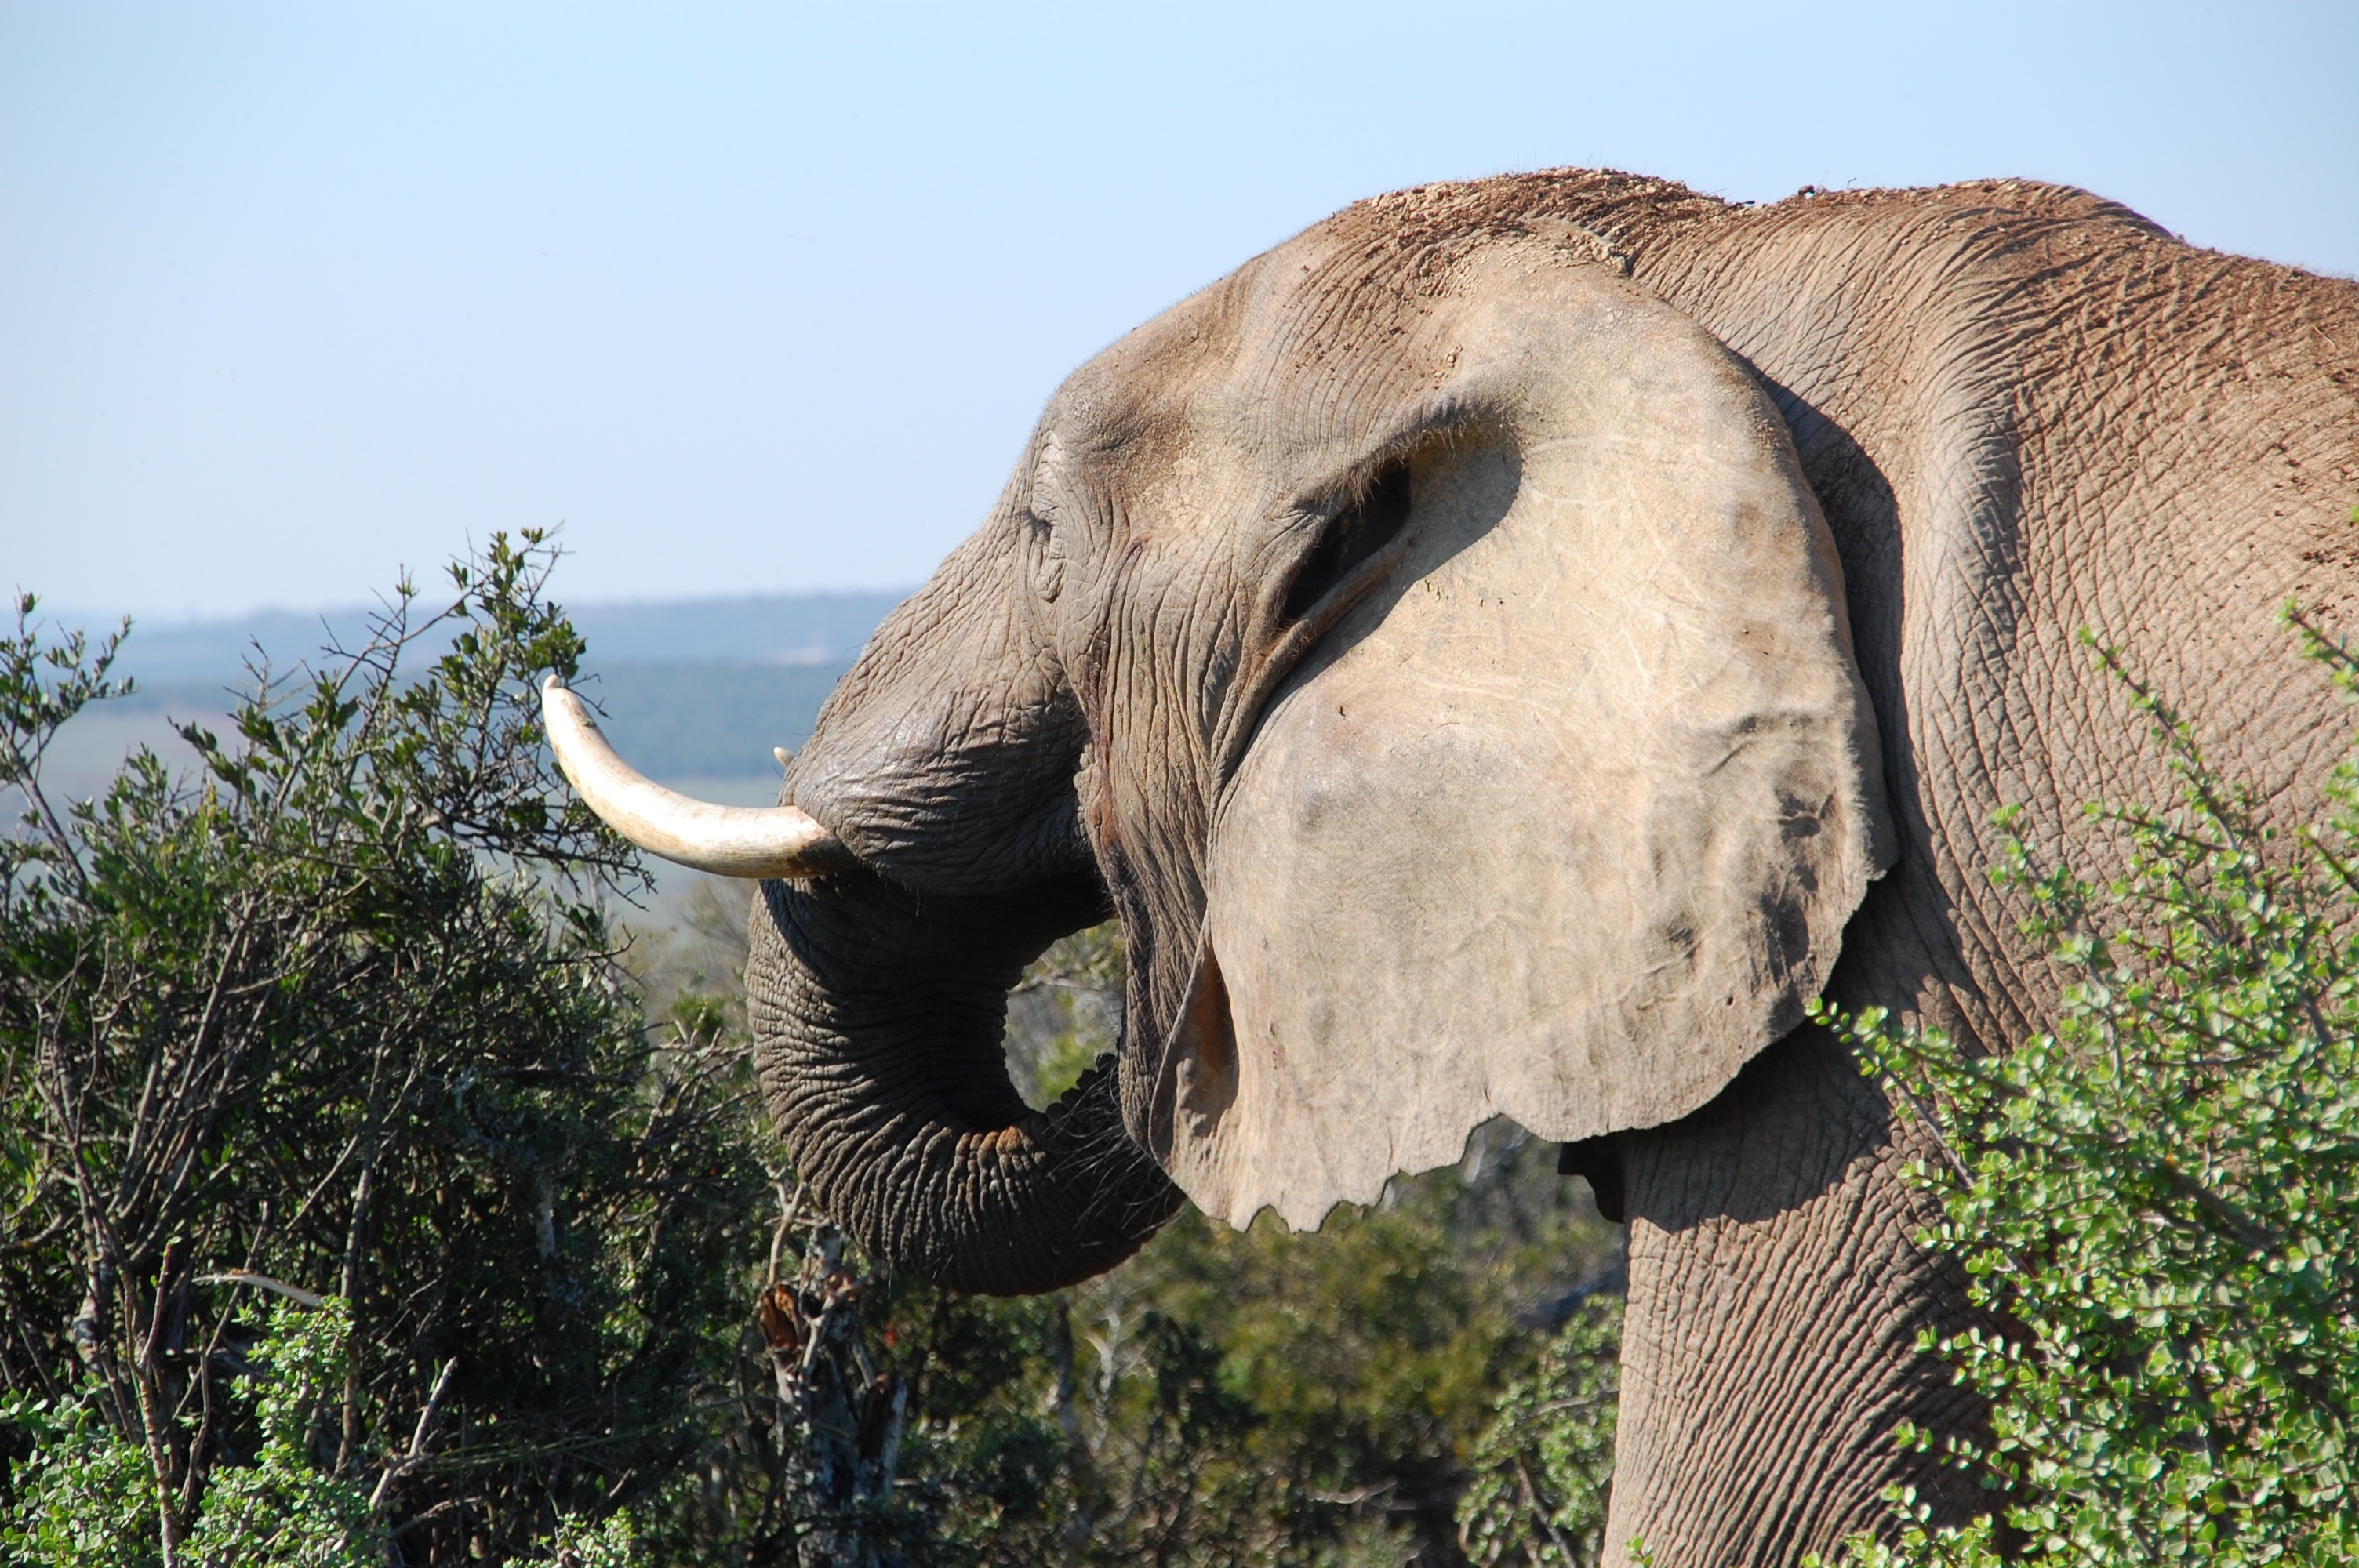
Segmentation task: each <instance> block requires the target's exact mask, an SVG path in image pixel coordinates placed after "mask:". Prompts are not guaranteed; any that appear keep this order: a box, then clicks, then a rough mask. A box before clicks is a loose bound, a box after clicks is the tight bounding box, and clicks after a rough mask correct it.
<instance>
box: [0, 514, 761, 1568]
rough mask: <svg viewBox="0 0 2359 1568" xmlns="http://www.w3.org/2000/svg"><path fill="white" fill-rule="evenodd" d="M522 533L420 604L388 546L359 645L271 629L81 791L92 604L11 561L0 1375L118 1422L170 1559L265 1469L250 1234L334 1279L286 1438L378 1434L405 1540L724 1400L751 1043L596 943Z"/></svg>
mask: <svg viewBox="0 0 2359 1568" xmlns="http://www.w3.org/2000/svg"><path fill="white" fill-rule="evenodd" d="M549 558H550V556H549V551H548V549H547V548H546V547H545V546H543V545H542V544H541V542H540V541H539V540H538V537H537V536H534V535H527V536H526V538H525V540H524V542H523V544H522V546H511V545H510V543H509V542H508V541H507V540H506V539H505V538H499V539H495V541H494V542H493V544H492V546H491V547H490V549H489V550H488V551H487V552H486V553H485V555H484V557H483V558H481V559H480V560H477V561H474V562H472V563H467V564H464V565H462V566H459V567H456V568H453V571H452V585H451V586H452V589H453V590H454V592H453V597H452V599H451V601H450V602H449V604H448V607H447V608H445V609H443V610H441V611H439V612H438V613H434V614H431V615H419V614H414V613H413V611H414V609H415V605H416V599H417V596H416V594H415V592H414V591H413V590H412V589H409V588H408V585H406V584H405V585H404V586H403V587H402V589H400V591H399V593H398V594H397V598H396V600H394V602H393V603H392V604H391V605H390V606H389V607H388V609H387V611H386V613H385V615H384V616H383V617H381V618H380V620H379V621H378V622H377V623H376V625H375V629H374V632H373V633H372V635H371V636H370V638H369V639H368V640H367V642H366V643H364V645H363V646H361V647H359V648H357V649H353V650H350V651H344V652H337V651H331V652H330V653H329V654H327V655H325V656H324V657H323V658H322V659H321V661H320V662H319V665H318V667H317V668H316V669H313V670H308V671H303V672H299V675H298V676H297V677H296V678H294V679H291V680H290V679H280V678H277V677H274V676H272V675H271V674H270V672H269V671H268V670H267V669H266V668H261V669H257V670H256V671H255V685H254V687H253V689H252V690H251V691H250V692H249V693H248V694H247V695H246V696H245V697H244V698H243V699H242V700H241V701H240V703H239V705H238V707H237V709H236V711H235V713H234V716H233V717H234V730H233V733H232V734H231V735H230V736H229V737H228V738H227V739H222V738H219V737H216V736H215V735H213V734H212V733H209V732H207V731H205V730H201V729H199V728H196V727H193V726H191V727H189V728H188V729H187V730H184V732H183V733H184V736H185V738H186V740H187V741H189V743H190V746H191V747H192V748H193V751H194V754H195V757H196V760H197V764H198V769H199V773H198V783H197V784H196V785H195V786H194V787H190V786H188V785H185V784H182V783H181V782H180V781H179V779H178V778H176V776H175V775H174V773H173V772H172V771H171V770H170V769H169V768H168V767H167V766H166V764H165V763H164V762H163V761H162V760H161V759H159V758H158V757H157V756H155V755H153V754H152V753H147V752H142V753H140V754H138V755H136V756H135V757H133V758H132V759H131V760H130V761H129V762H127V763H126V764H125V767H124V769H123V770H122V772H121V773H120V775H119V776H118V777H117V778H116V779H115V780H114V784H113V785H112V787H111V788H110V789H108V790H107V791H106V792H105V793H104V794H103V795H100V796H98V797H97V798H95V799H92V800H90V801H87V802H84V803H81V804H78V805H73V806H62V805H60V803H57V802H54V801H52V800H51V799H49V796H48V795H47V794H46V792H45V791H44V790H43V789H42V787H41V780H40V764H41V758H42V754H43V752H44V750H45V748H46V747H47V745H48V743H49V740H50V739H51V738H52V737H53V736H54V735H55V733H56V732H57V730H58V728H59V727H60V725H62V724H64V723H66V722H69V721H70V720H71V719H73V717H74V716H75V714H76V713H78V712H79V711H81V710H82V708H86V707H87V706H89V704H91V703H92V702H95V701H102V700H103V699H104V698H105V697H107V695H108V694H109V693H110V692H111V691H113V690H116V689H119V685H118V683H114V682H112V681H110V679H109V677H108V675H107V670H108V666H109V664H110V661H111V659H112V656H113V654H114V644H113V643H107V644H104V645H102V646H100V647H98V648H96V649H94V650H93V649H92V648H91V647H89V646H88V645H87V644H86V643H84V642H83V640H82V639H81V638H80V637H78V636H75V637H69V638H65V639H62V640H51V641H46V642H45V641H44V640H43V638H42V636H41V635H40V633H39V631H38V627H37V626H34V625H32V624H30V618H31V616H32V613H33V611H34V609H35V606H34V605H33V604H32V602H31V601H30V600H27V601H26V602H25V603H24V604H23V605H22V606H21V607H20V615H19V622H18V626H17V630H16V635H15V636H14V637H13V638H10V639H0V786H5V787H8V788H12V789H13V790H14V791H15V792H16V795H18V796H20V797H21V798H22V800H23V802H24V804H25V810H26V815H25V820H24V822H23V824H22V825H21V827H20V828H19V830H18V831H17V832H16V834H15V835H14V836H13V837H8V838H0V1386H5V1390H6V1391H7V1392H8V1393H9V1394H11V1395H13V1396H16V1397H17V1398H19V1399H24V1400H43V1401H48V1402H49V1406H50V1408H52V1409H62V1408H63V1406H64V1403H65V1402H66V1401H68V1400H70V1399H71V1400H74V1401H76V1402H77V1405H78V1408H80V1409H82V1410H84V1411H88V1412H91V1419H93V1420H95V1421H97V1422H101V1423H102V1424H103V1430H105V1431H109V1432H112V1433H115V1434H117V1435H118V1436H120V1437H123V1438H125V1439H128V1440H132V1441H134V1442H136V1444H137V1446H138V1450H139V1452H140V1453H141V1454H143V1455H144V1457H145V1460H146V1463H147V1470H148V1473H149V1477H150V1483H151V1487H152V1492H151V1495H152V1496H153V1497H154V1498H156V1499H157V1509H158V1518H157V1520H156V1524H155V1529H156V1530H157V1531H158V1535H159V1541H158V1550H159V1551H160V1552H163V1553H164V1560H165V1561H167V1562H170V1561H177V1560H179V1558H180V1557H181V1555H182V1554H183V1553H184V1552H185V1551H187V1550H190V1548H189V1545H188V1543H189V1542H190V1541H191V1540H193V1539H194V1537H193V1536H191V1534H190V1532H191V1531H192V1530H197V1529H199V1528H201V1520H202V1519H204V1518H205V1517H206V1516H207V1509H208V1508H209V1507H210V1506H211V1501H210V1500H211V1499H213V1498H223V1499H234V1498H240V1497H245V1496H247V1495H248V1493H247V1492H245V1491H243V1490H241V1489H242V1488H248V1487H264V1488H265V1489H264V1490H263V1491H260V1492H253V1493H251V1496H252V1497H253V1498H255V1501H254V1502H253V1503H252V1507H253V1508H255V1509H265V1510H266V1509H268V1508H270V1507H274V1506H276V1505H275V1504H274V1503H272V1502H271V1500H270V1499H271V1498H277V1497H279V1496H280V1495H281V1494H280V1493H277V1492H272V1491H270V1490H268V1487H271V1486H276V1485H277V1484H278V1483H277V1482H276V1481H271V1480H269V1477H270V1476H273V1475H277V1476H279V1477H280V1478H281V1479H282V1480H283V1479H285V1477H286V1476H288V1475H291V1474H292V1472H287V1471H284V1470H283V1468H282V1469H281V1470H280V1471H276V1472H274V1471H273V1470H272V1468H271V1465H272V1464H273V1461H272V1459H271V1456H270V1451H269V1449H268V1446H267V1444H266V1442H265V1441H264V1439H263V1436H262V1434H261V1432H260V1430H259V1427H258V1422H259V1419H260V1418H259V1415H258V1413H257V1412H256V1411H255V1410H254V1409H253V1407H252V1406H251V1405H250V1404H249V1403H248V1402H247V1401H245V1400H242V1399H241V1398H239V1397H238V1396H237V1393H236V1390H237V1389H238V1387H239V1385H240V1384H241V1383H242V1381H243V1379H245V1375H246V1373H247V1372H248V1370H249V1357H248V1352H249V1351H250V1349H251V1347H252V1346H253V1344H254V1342H255V1337H256V1334H257V1330H258V1325H256V1324H255V1321H254V1320H253V1317H252V1315H251V1303H252V1302H253V1300H254V1297H253V1295H252V1292H251V1290H250V1289H249V1288H248V1286H247V1285H246V1284H245V1283H242V1282H241V1281H246V1280H250V1279H252V1278H254V1277H255V1276H257V1275H260V1276H270V1277H273V1278H275V1279H277V1280H287V1281H298V1282H299V1284H300V1285H304V1286H308V1287H309V1288H310V1291H311V1292H317V1293H319V1294H332V1295H335V1296H338V1297H341V1298H342V1299H343V1300H345V1301H347V1302H349V1303H350V1305H351V1312H352V1317H353V1338H352V1342H351V1346H350V1357H351V1360H350V1367H349V1371H348V1373H347V1374H345V1375H343V1376H341V1377H339V1378H336V1379H332V1382H333V1384H334V1388H333V1393H334V1398H333V1399H332V1401H331V1404H332V1410H331V1411H330V1413H329V1415H328V1416H327V1417H326V1418H325V1422H324V1424H323V1425H322V1426H321V1428H320V1429H319V1431H318V1432H317V1433H314V1434H313V1436H312V1439H311V1441H312V1444H313V1448H312V1453H311V1458H312V1459H313V1460H314V1461H315V1462H316V1463H317V1465H318V1466H319V1469H320V1472H321V1475H323V1476H327V1477H328V1478H330V1479H331V1480H332V1481H333V1482H334V1483H335V1484H337V1485H340V1486H349V1485H352V1484H353V1483H355V1482H358V1481H362V1480H365V1481H366V1482H368V1483H369V1489H372V1490H373V1489H375V1482H376V1480H377V1478H378V1477H379V1476H381V1475H383V1474H384V1470H385V1467H386V1465H389V1464H391V1465H395V1474H394V1475H393V1476H392V1477H391V1479H390V1481H389V1482H388V1483H387V1485H386V1487H385V1488H384V1489H383V1494H382V1496H381V1497H380V1498H379V1511H380V1513H381V1514H382V1516H383V1523H384V1525H385V1527H386V1529H387V1530H389V1531H390V1533H391V1534H392V1535H393V1538H394V1539H395V1541H397V1545H398V1548H399V1550H400V1551H401V1552H404V1553H405V1554H407V1555H408V1557H409V1558H410V1559H411V1560H423V1559H425V1558H428V1557H432V1558H436V1559H438V1560H445V1559H447V1560H457V1559H462V1558H465V1557H467V1556H469V1555H471V1554H477V1555H484V1556H488V1557H499V1556H504V1555H513V1554H515V1553H517V1552H524V1551H527V1550H529V1549H530V1547H531V1544H532V1543H533V1542H534V1541H539V1540H541V1539H543V1538H544V1537H545V1535H546V1532H547V1531H548V1530H549V1529H550V1528H551V1527H552V1526H553V1525H554V1523H555V1522H556V1520H557V1519H558V1518H560V1516H563V1515H567V1514H573V1513H586V1514H592V1515H595V1514H601V1513H603V1512H606V1511H609V1510H611V1509H614V1507H616V1506H618V1505H620V1504H622V1503H625V1502H627V1501H630V1500H631V1499H633V1498H638V1497H640V1496H642V1495H643V1494H646V1493H647V1492H649V1491H651V1490H653V1489H655V1488H656V1487H657V1485H658V1481H659V1480H660V1478H661V1477H662V1476H664V1475H665V1474H666V1473H667V1472H668V1471H669V1469H670V1468H671V1467H673V1466H675V1465H679V1464H680V1463H681V1462H682V1461H683V1460H685V1459H686V1458H687V1457H688V1456H689V1455H690V1454H699V1453H701V1452H703V1451H704V1450H705V1449H706V1448H707V1447H708V1446H709V1445H711V1444H712V1443H714V1442H716V1441H719V1439H718V1438H717V1437H716V1435H715V1432H716V1423H717V1422H721V1419H722V1416H723V1414H724V1413H725V1412H726V1411H727V1410H728V1409H729V1408H731V1407H732V1406H733V1404H734V1402H735V1391H734V1388H733V1386H732V1383H731V1378H732V1375H733V1373H734V1367H735V1351H736V1346H737V1341H738V1339H739V1337H740V1335H741V1333H742V1329H743V1325H744V1322H745V1316H744V1301H745V1297H744V1294H743V1293H742V1292H744V1291H745V1289H746V1288H747V1286H748V1285H749V1284H750V1283H751V1279H750V1275H751V1271H752V1264H753V1260H754V1259H755V1258H756V1257H757V1256H758V1253H759V1249H760V1247H761V1245H762V1243H763V1240H764V1239H765V1238H766V1230H765V1228H764V1227H762V1225H761V1221H760V1214H761V1206H762V1203H763V1196H764V1194H765V1193H766V1191H767V1190H768V1188H769V1177H768V1174H767V1173H766V1172H765V1170H764V1169H763V1167H762V1164H761V1162H760V1160H759V1159H758V1157H757V1155H756V1152H755V1138H756V1130H755V1125H754V1120H753V1118H752V1116H751V1115H750V1105H751V1098H752V1085H751V1079H750V1073H749V1072H748V1071H747V1069H746V1067H745V1062H744V1059H743V1048H742V1043H734V1042H724V1041H722V1040H719V1039H716V1038H714V1037H713V1036H712V1034H710V1033H690V1032H682V1031H679V1030H676V1029H666V1030H663V1031H660V1032H658V1033H657V1034H656V1036H655V1037H654V1038H652V1039H651V1038H650V1036H649V1033H648V1031H647V1028H646V1025H645V1020H644V1018H643V1016H642V1014H641V1011H640V1006H639V999H638V995H637V992H636V989H635V988H634V987H633V986H632V985H631V984H630V983H629V979H628V977H627V975H626V974H625V972H624V970H623V969H622V968H621V967H620V965H619V963H618V957H619V952H618V946H617V943H618V938H617V937H616V935H614V933H613V932H612V931H611V930H610V928H609V926H608V924H607V920H606V916H605V914H604V908H605V905H606V901H607V900H608V899H609V898H610V897H611V896H612V894H614V892H616V891H618V890H625V891H626V890H630V889H634V888H636V887H637V886H640V885H642V883H641V881H640V879H639V876H638V871H637V865H636V859H635V857H634V856H633V854H632V853H631V852H630V851H629V850H628V849H627V847H626V846H624V845H623V844H621V843H620V842H619V841H618V840H616V839H614V838H612V837H611V836H610V835H608V834H607V833H606V832H605V831H604V829H603V827H600V826H599V825H598V824H597V823H596V821H595V819H594V818H592V816H590V815H589V813H588V812H587V811H586V809H585V808H583V807H582V806H580V805H579V804H578V803H571V802H570V800H569V797H568V796H567V795H566V794H565V793H564V792H563V790H562V786H561V784H560V783H559V781H558V780H557V779H556V777H555V775H554V773H553V771H552V769H551V767H550V765H549V762H548V759H547V756H546V753H545V752H544V751H543V749H542V746H541V743H540V734H539V730H538V701H537V694H536V692H535V689H534V684H533V683H534V680H535V677H537V676H538V675H539V674H541V673H542V672H544V671H547V670H551V669H555V670H558V671H560V672H568V673H570V672H571V670H572V669H573V668H574V666H575V663H576V660H577V659H578V656H579V654H580V651H581V642H580V639H579V638H578V637H577V636H575V635H574V633H572V631H571V627H570V626H569V625H568V623H567V622H566V621H565V620H564V617H563V615H562V614H561V612H560V611H558V610H557V609H556V608H555V607H554V606H552V605H549V603H547V602H546V601H545V600H544V599H543V598H542V596H541V588H542V583H543V580H544V578H545V574H546V571H547V568H548V566H549ZM429 634H430V635H431V636H432V637H434V638H435V639H436V643H435V645H442V646H446V647H447V652H445V653H443V654H441V655H440V656H439V657H437V658H434V659H432V660H430V661H429V662H427V663H426V664H425V666H424V667H423V668H422V669H413V668H412V667H411V666H410V663H409V661H408V660H407V659H406V658H405V654H406V653H407V651H408V650H409V649H410V648H411V646H412V645H413V644H414V643H417V642H418V641H419V639H420V638H423V637H427V636H429ZM446 636H447V639H448V640H447V643H444V642H443V641H442V639H444V638H445V637H446ZM560 802H565V803H566V804H560ZM446 1371H447V1372H448V1378H447V1383H446V1381H445V1378H444V1374H445V1372H446ZM438 1386H441V1387H442V1398H441V1399H440V1402H439V1404H438V1403H437V1402H436V1401H435V1400H434V1397H433V1396H434V1392H435V1390H436V1389H437V1387H438ZM78 1390H79V1391H78ZM75 1419H76V1420H77V1421H79V1420H82V1417H79V1416H77V1417H76V1418H75ZM74 1430H76V1431H87V1432H89V1433H97V1432H98V1431H99V1430H100V1428H97V1427H77V1428H75V1429H74ZM60 1440H61V1441H79V1439H73V1438H71V1437H70V1436H67V1437H61V1439H60ZM92 1441H96V1438H95V1437H94V1436H93V1438H92ZM30 1446H31V1444H30V1441H29V1437H28V1434H27V1433H26V1432H23V1431H20V1432H18V1433H16V1434H15V1436H14V1437H13V1438H0V1459H8V1460H16V1461H22V1460H24V1459H25V1458H26V1457H27V1452H28V1449H29V1447H30ZM413 1450H415V1452H413ZM289 1484H291V1483H289ZM21 1485H22V1483H21V1481H20V1479H19V1476H18V1475H17V1473H16V1467H14V1466H12V1468H11V1470H10V1472H9V1474H8V1475H7V1476H5V1478H0V1507H5V1506H9V1505H10V1504H11V1502H12V1500H13V1499H14V1498H16V1495H17V1493H18V1491H19V1489H20V1487H21ZM224 1487H226V1488H227V1490H226V1491H224V1490H223V1488H224ZM223 1506H225V1507H226V1506H230V1505H229V1502H228V1501H226V1500H225V1501H224V1503H223ZM239 1506H245V1505H242V1504H241V1505H239Z"/></svg>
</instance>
